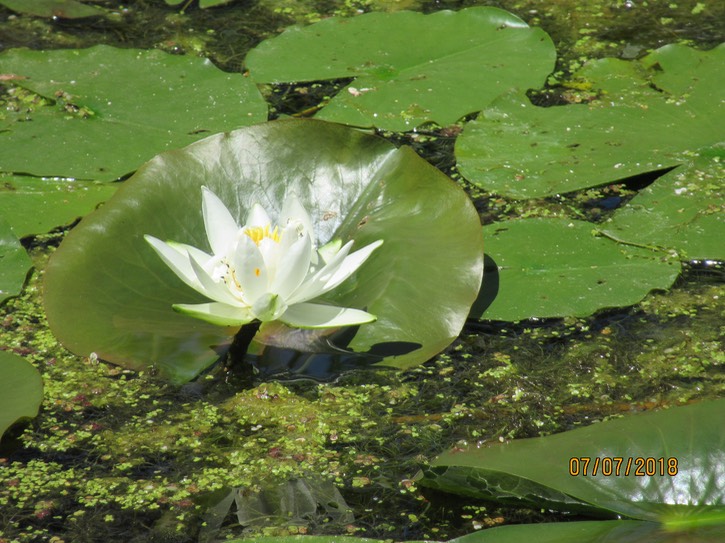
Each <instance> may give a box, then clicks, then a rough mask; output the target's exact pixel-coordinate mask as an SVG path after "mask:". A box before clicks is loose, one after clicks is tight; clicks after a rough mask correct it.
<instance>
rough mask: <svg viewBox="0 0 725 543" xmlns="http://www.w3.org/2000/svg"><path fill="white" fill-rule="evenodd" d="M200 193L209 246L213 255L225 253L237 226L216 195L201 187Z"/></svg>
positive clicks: (234, 237)
mask: <svg viewBox="0 0 725 543" xmlns="http://www.w3.org/2000/svg"><path fill="white" fill-rule="evenodd" d="M201 192H202V196H201V211H202V214H203V215H204V228H205V229H206V237H207V239H208V240H209V245H210V246H211V250H212V252H213V253H214V254H220V253H225V252H227V251H228V250H229V248H230V247H231V246H232V244H233V243H234V240H235V239H236V237H237V233H238V231H239V225H238V224H237V221H236V220H235V219H234V217H232V214H231V213H230V212H229V210H228V209H227V206H225V205H224V202H222V201H221V200H220V199H219V197H218V196H217V195H216V194H214V193H213V192H212V191H210V190H209V189H208V188H206V187H201Z"/></svg>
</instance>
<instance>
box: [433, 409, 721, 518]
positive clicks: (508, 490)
mask: <svg viewBox="0 0 725 543" xmlns="http://www.w3.org/2000/svg"><path fill="white" fill-rule="evenodd" d="M723 410H725V400H715V401H705V402H701V403H698V404H695V405H690V406H686V407H675V408H671V409H668V410H663V411H658V412H651V413H644V414H640V415H634V416H630V417H626V418H623V419H618V420H610V421H606V422H602V423H599V424H594V425H592V426H588V427H586V428H580V429H577V430H572V431H569V432H564V433H561V434H555V435H552V436H547V437H542V438H533V439H521V440H514V441H511V442H508V443H505V444H492V445H490V446H469V447H468V448H466V449H464V450H461V449H455V450H453V451H451V452H448V453H444V454H443V455H441V456H440V457H438V458H437V459H436V460H435V461H433V463H432V464H431V465H430V467H429V468H426V469H425V471H424V478H423V480H422V481H421V483H422V484H423V485H425V486H430V487H433V488H438V489H440V490H445V491H447V492H455V493H459V494H465V495H467V496H475V497H480V498H486V499H493V500H501V501H504V502H507V503H520V504H522V505H523V504H528V505H530V506H532V507H536V508H540V507H551V508H556V509H560V510H563V511H577V510H581V509H582V508H588V509H590V510H591V509H594V510H596V511H599V512H601V514H610V515H611V514H617V515H624V516H626V517H629V518H633V519H640V520H647V521H652V522H657V523H659V524H660V525H661V526H663V527H664V528H665V529H666V530H668V531H671V532H682V531H687V530H689V529H691V528H697V527H707V526H716V527H717V528H722V527H723V526H725V485H723V481H725V427H723V424H722V416H723ZM603 458H610V459H615V458H622V462H621V464H620V465H619V475H618V476H617V475H616V468H615V467H614V466H616V465H617V464H616V462H612V463H610V464H605V463H603V462H602V463H601V464H598V463H595V462H596V461H595V459H600V460H599V462H601V459H603ZM585 459H590V461H589V464H588V466H587V467H586V474H584V470H585V467H584V462H585ZM630 459H632V460H631V461H630ZM637 459H642V460H641V461H640V460H637ZM650 459H654V460H650ZM660 459H662V460H660ZM597 466H598V471H597V472H596V473H595V472H594V470H595V467H597ZM606 466H608V467H606ZM638 467H639V468H641V470H642V473H638V472H637V471H636V469H637V468H638ZM603 470H606V471H603Z"/></svg>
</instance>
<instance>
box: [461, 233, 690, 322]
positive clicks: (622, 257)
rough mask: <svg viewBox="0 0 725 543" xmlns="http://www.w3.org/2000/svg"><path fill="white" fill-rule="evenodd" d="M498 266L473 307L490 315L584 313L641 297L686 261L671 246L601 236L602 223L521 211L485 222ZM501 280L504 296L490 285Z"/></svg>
mask: <svg viewBox="0 0 725 543" xmlns="http://www.w3.org/2000/svg"><path fill="white" fill-rule="evenodd" d="M483 231H484V237H485V238H486V254H487V255H488V257H489V258H490V259H492V264H493V266H495V267H493V269H491V270H489V269H487V270H486V274H487V280H486V285H484V289H483V290H482V292H481V295H480V296H479V299H478V300H477V302H476V304H475V305H474V307H473V310H472V312H471V314H472V316H475V317H479V318H485V319H490V320H502V321H518V320H522V319H527V318H531V317H540V318H544V317H565V316H577V317H583V316H587V315H591V314H592V313H594V312H595V311H597V310H599V309H604V308H608V307H621V306H628V305H633V304H635V303H637V302H639V301H640V300H641V299H642V298H644V296H645V295H646V294H647V293H648V292H649V291H651V290H653V289H666V288H668V287H670V286H671V285H672V283H673V282H674V280H675V278H676V277H677V276H678V274H679V273H680V264H679V262H678V261H676V260H673V259H667V258H666V257H665V254H663V253H661V252H658V251H654V250H649V249H643V248H639V247H631V246H627V245H621V244H618V243H616V242H614V241H612V240H611V239H608V238H606V237H604V236H597V235H596V233H595V232H594V225H592V224H590V223H587V222H584V221H570V220H565V219H517V220H511V221H506V222H503V223H495V224H492V225H488V226H486V227H484V229H483ZM496 282H497V283H498V292H497V293H496V297H495V298H494V299H493V300H491V299H487V296H488V295H489V294H488V291H487V289H486V286H487V285H489V284H494V283H496Z"/></svg>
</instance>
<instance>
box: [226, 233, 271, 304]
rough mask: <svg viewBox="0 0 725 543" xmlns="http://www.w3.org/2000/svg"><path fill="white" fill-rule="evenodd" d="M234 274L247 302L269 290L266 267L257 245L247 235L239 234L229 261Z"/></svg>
mask: <svg viewBox="0 0 725 543" xmlns="http://www.w3.org/2000/svg"><path fill="white" fill-rule="evenodd" d="M230 264H231V266H232V269H233V270H234V276H235V279H236V281H237V282H238V283H239V287H240V288H241V291H242V293H243V294H244V298H245V300H246V301H247V303H248V304H250V305H252V304H254V302H255V300H257V298H259V297H260V296H263V295H264V294H266V293H267V292H268V291H269V281H268V274H267V267H266V266H265V263H264V258H262V253H261V252H260V251H259V247H257V245H256V244H255V243H254V242H253V241H252V239H251V238H250V237H249V236H241V237H240V238H239V239H238V240H237V246H236V249H235V251H234V254H233V255H232V262H231V263H230Z"/></svg>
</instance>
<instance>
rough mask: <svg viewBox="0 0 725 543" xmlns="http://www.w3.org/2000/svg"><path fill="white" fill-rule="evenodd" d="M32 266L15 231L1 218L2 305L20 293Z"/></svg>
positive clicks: (0, 268)
mask: <svg viewBox="0 0 725 543" xmlns="http://www.w3.org/2000/svg"><path fill="white" fill-rule="evenodd" d="M32 265H33V262H32V261H31V260H30V257H29V256H28V253H26V252H25V248H24V247H23V246H22V245H20V242H19V241H18V238H17V236H16V234H15V232H14V231H13V229H12V228H11V227H10V225H9V224H8V223H7V222H6V221H5V219H4V218H0V303H2V302H4V301H5V300H7V299H8V298H9V297H11V296H17V295H18V294H19V293H20V290H21V289H22V288H23V284H24V283H25V276H26V275H27V274H28V270H30V268H31V267H32Z"/></svg>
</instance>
